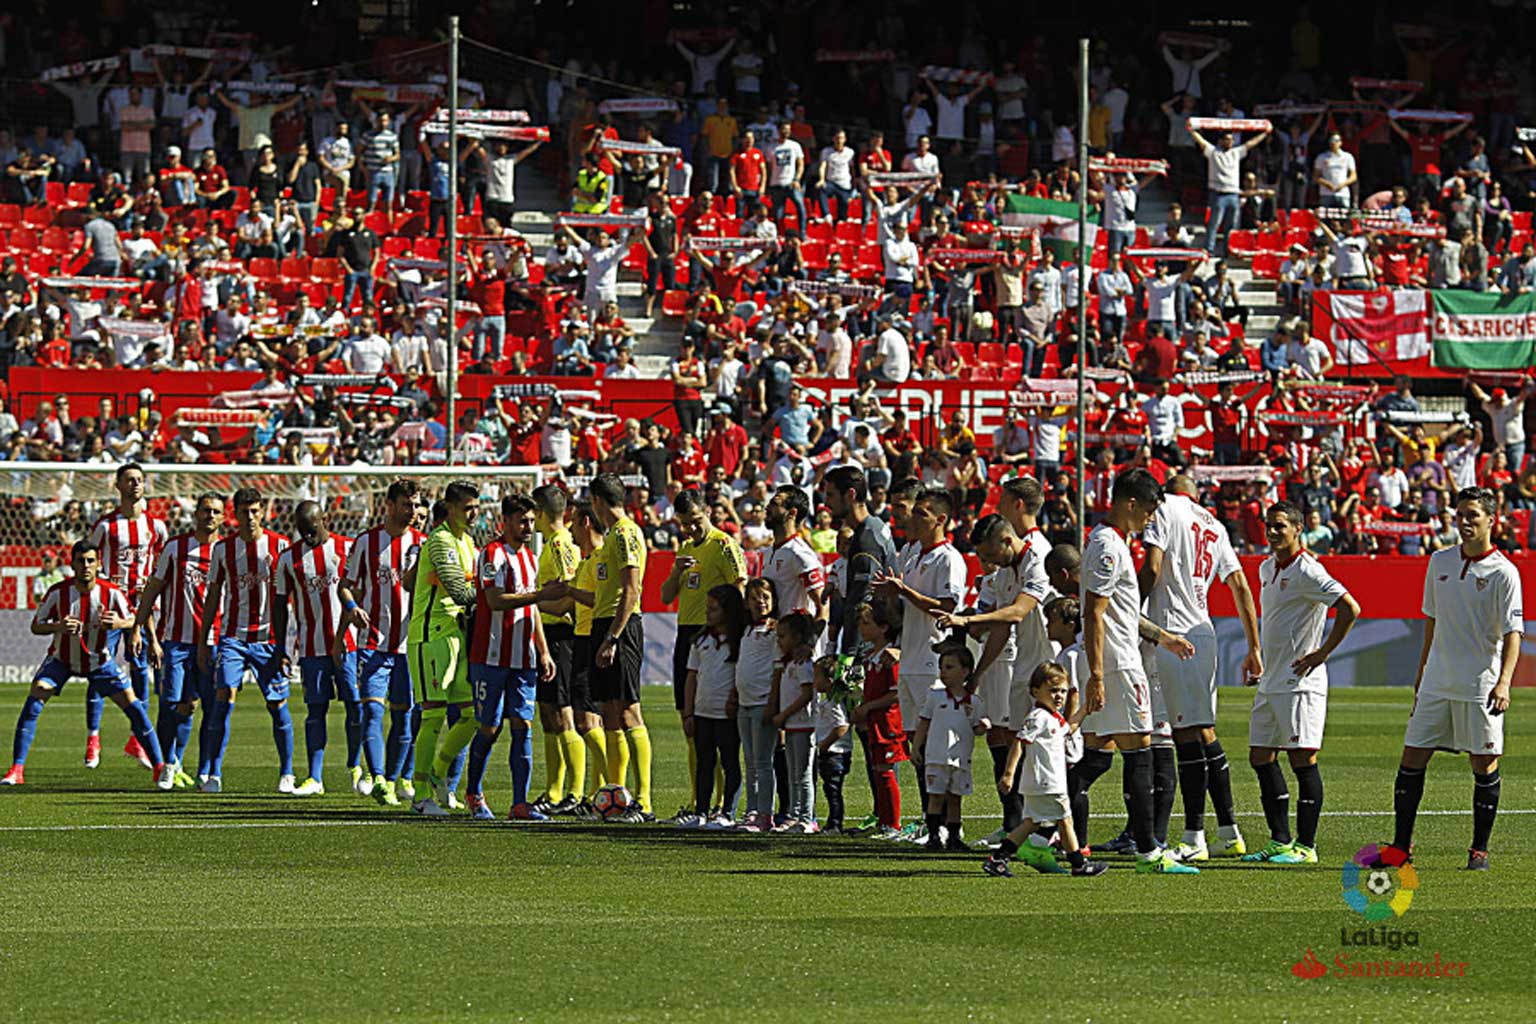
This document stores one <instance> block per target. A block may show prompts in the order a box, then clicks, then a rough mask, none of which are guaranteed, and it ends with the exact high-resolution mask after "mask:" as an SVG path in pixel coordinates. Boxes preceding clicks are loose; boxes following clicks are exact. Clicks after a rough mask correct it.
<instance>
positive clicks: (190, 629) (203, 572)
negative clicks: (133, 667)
mask: <svg viewBox="0 0 1536 1024" xmlns="http://www.w3.org/2000/svg"><path fill="white" fill-rule="evenodd" d="M214 543H215V542H214V541H212V540H208V541H206V542H205V541H200V540H198V539H197V535H196V534H193V533H182V534H177V535H176V536H175V537H172V538H171V539H170V540H168V541H166V542H165V547H163V548H161V549H160V557H159V558H158V559H156V560H155V572H154V577H153V578H154V579H157V580H159V581H160V585H161V587H162V588H163V589H162V590H161V591H160V597H159V601H160V642H161V643H166V644H195V643H197V638H198V637H199V636H200V635H201V631H202V628H203V598H204V597H206V596H207V593H208V574H209V572H210V566H211V561H212V558H213V546H214ZM215 619H217V613H215ZM214 626H215V629H217V626H218V623H217V621H215V623H214Z"/></svg>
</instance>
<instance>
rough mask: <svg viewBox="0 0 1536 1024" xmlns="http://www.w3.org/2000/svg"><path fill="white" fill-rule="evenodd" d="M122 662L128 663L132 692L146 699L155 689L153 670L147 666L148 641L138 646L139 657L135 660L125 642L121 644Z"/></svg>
mask: <svg viewBox="0 0 1536 1024" xmlns="http://www.w3.org/2000/svg"><path fill="white" fill-rule="evenodd" d="M123 660H124V661H125V662H127V663H128V678H129V679H131V680H133V692H134V693H136V694H138V695H139V696H140V697H147V696H149V693H150V691H151V690H153V689H154V688H155V675H154V670H153V669H152V668H151V667H150V664H149V641H147V640H146V641H144V642H143V643H141V644H139V656H138V657H137V658H135V657H134V656H133V651H132V650H131V649H130V648H129V646H128V643H127V641H126V640H125V641H124V642H123Z"/></svg>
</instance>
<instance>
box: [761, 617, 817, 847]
mask: <svg viewBox="0 0 1536 1024" xmlns="http://www.w3.org/2000/svg"><path fill="white" fill-rule="evenodd" d="M820 632H821V626H820V623H818V622H817V621H816V619H815V618H814V617H812V616H811V615H810V614H809V613H807V612H791V613H790V614H788V615H786V616H784V617H783V618H781V619H779V625H778V640H779V658H780V665H779V667H778V668H777V669H775V670H774V677H773V693H772V695H771V696H770V697H769V700H768V706H769V707H771V708H777V709H778V711H777V712H776V713H775V714H774V716H773V725H774V727H775V728H778V729H782V730H784V760H785V761H786V762H787V765H788V768H789V818H788V819H787V820H786V821H785V822H784V824H782V825H775V826H774V828H773V830H774V831H775V832H789V833H791V834H796V835H810V834H812V833H814V832H816V831H818V829H817V827H816V821H815V818H814V814H813V812H814V810H815V801H816V785H815V781H814V779H813V778H812V776H811V763H812V762H811V742H812V739H813V737H814V732H815V727H814V725H813V724H812V722H811V712H810V706H811V697H812V693H811V679H812V667H811V652H812V650H813V648H814V647H815V644H816V638H817V637H818V636H819V635H820Z"/></svg>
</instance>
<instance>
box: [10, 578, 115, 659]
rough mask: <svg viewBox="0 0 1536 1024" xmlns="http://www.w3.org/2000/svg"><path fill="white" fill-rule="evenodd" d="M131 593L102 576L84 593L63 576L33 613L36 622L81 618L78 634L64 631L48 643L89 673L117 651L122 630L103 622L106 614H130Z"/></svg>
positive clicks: (50, 649)
mask: <svg viewBox="0 0 1536 1024" xmlns="http://www.w3.org/2000/svg"><path fill="white" fill-rule="evenodd" d="M131 614H132V613H131V612H130V611H129V610H128V596H127V595H126V594H124V593H123V591H122V588H120V587H118V586H117V585H116V584H114V583H112V582H111V581H109V580H104V579H100V578H98V579H97V580H96V582H95V583H93V584H92V585H91V586H90V587H88V588H87V589H86V590H85V592H84V593H81V591H80V588H79V587H77V586H75V581H74V580H60V581H59V582H58V583H55V584H54V585H53V586H52V587H50V588H49V590H48V593H47V594H44V595H43V601H42V603H41V604H39V605H38V606H37V611H36V612H34V613H33V615H32V622H33V623H34V624H38V623H45V622H61V621H63V620H64V619H66V618H76V619H79V620H80V622H81V628H80V633H79V635H78V636H70V635H68V634H64V633H60V634H58V635H56V636H55V637H54V638H53V643H51V644H49V645H48V656H49V657H50V658H55V659H57V660H59V661H62V662H63V663H64V664H65V665H68V666H69V668H70V670H71V671H73V672H78V673H80V674H81V675H85V674H86V673H88V672H93V671H95V670H96V669H98V668H101V667H102V666H103V665H105V664H106V663H107V662H109V661H111V660H112V659H113V657H114V655H116V653H117V647H118V635H119V634H120V633H121V630H117V629H108V628H107V627H106V626H103V625H102V623H101V620H102V617H103V616H105V615H118V616H124V617H126V616H129V615H131Z"/></svg>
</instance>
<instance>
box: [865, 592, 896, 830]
mask: <svg viewBox="0 0 1536 1024" xmlns="http://www.w3.org/2000/svg"><path fill="white" fill-rule="evenodd" d="M858 626H859V641H860V648H859V649H860V659H861V661H862V662H863V665H864V700H863V702H862V703H861V704H859V706H858V707H856V708H854V709H853V727H854V729H855V730H856V731H857V732H858V734H859V743H860V744H861V745H862V746H863V747H864V763H865V765H866V767H867V768H868V770H869V789H870V792H871V793H873V794H874V797H875V819H876V831H875V838H877V839H890V838H891V837H893V836H895V835H896V833H897V832H899V831H900V830H901V786H900V784H899V783H898V782H897V780H896V766H897V765H898V764H900V763H901V762H902V761H905V760H907V748H906V744H905V742H904V739H905V734H904V733H903V731H902V724H901V707H900V706H899V705H898V704H897V703H896V699H897V694H896V673H897V671H898V669H899V666H898V664H897V662H898V659H899V658H900V657H901V653H900V648H899V647H895V646H892V645H893V643H894V641H895V640H896V638H897V637H899V636H900V635H901V613H900V612H896V613H892V612H891V611H890V610H889V609H888V608H887V606H886V605H885V604H883V603H866V604H864V605H861V606H860V607H859V618H858Z"/></svg>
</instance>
